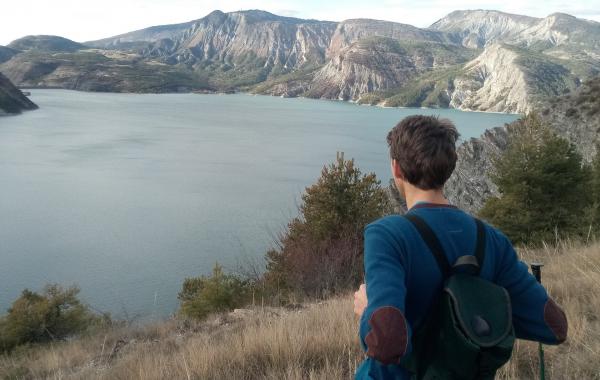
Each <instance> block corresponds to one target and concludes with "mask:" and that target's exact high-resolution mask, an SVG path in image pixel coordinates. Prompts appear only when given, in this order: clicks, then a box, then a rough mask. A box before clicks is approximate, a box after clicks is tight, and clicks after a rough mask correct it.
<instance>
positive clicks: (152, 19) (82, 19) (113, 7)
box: [0, 0, 600, 45]
mask: <svg viewBox="0 0 600 380" xmlns="http://www.w3.org/2000/svg"><path fill="white" fill-rule="evenodd" d="M216 9H219V10H222V11H224V12H232V11H238V10H242V9H261V10H266V11H269V12H272V13H275V14H278V15H282V16H292V17H299V18H312V19H318V20H330V21H342V20H346V19H350V18H373V19H379V20H388V21H396V22H402V23H406V24H411V25H415V26H418V27H427V26H429V25H431V24H432V23H434V22H435V21H437V20H439V19H440V18H442V17H444V16H445V15H446V14H448V13H450V12H452V11H454V10H459V9H494V10H500V11H504V12H509V13H516V14H523V15H528V16H535V17H545V16H547V15H549V14H552V13H555V12H563V13H568V14H571V15H574V16H577V17H581V18H586V19H589V20H594V21H598V22H600V0H488V1H486V0H453V1H448V0H379V1H377V0H361V1H359V0H302V1H299V0H0V10H1V12H2V15H1V17H0V45H7V44H8V43H10V42H11V41H13V40H15V39H17V38H20V37H23V36H26V35H34V34H50V35H58V36H62V37H66V38H69V39H72V40H75V41H78V42H84V41H91V40H96V39H101V38H106V37H110V36H114V35H117V34H121V33H126V32H130V31H133V30H137V29H142V28H146V27H149V26H153V25H164V24H172V23H180V22H186V21H191V20H195V19H199V18H202V17H203V16H205V15H207V14H208V13H210V12H212V11H213V10H216Z"/></svg>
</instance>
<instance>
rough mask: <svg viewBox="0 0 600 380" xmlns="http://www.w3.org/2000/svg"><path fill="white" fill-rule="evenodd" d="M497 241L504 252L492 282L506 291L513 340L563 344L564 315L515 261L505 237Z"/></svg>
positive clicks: (544, 290) (526, 270)
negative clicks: (512, 328)
mask: <svg viewBox="0 0 600 380" xmlns="http://www.w3.org/2000/svg"><path fill="white" fill-rule="evenodd" d="M501 239H502V244H500V245H501V246H503V247H504V249H503V251H502V256H501V257H500V261H499V262H500V265H499V267H498V270H497V271H496V281H495V282H496V283H497V284H498V285H500V286H503V287H504V288H506V290H508V293H509V295H510V299H511V303H512V309H513V325H514V327H515V333H516V335H517V337H518V338H520V339H527V340H534V341H539V342H542V343H545V344H560V343H562V342H564V341H565V340H566V338H567V329H568V325H567V318H566V316H565V313H564V312H563V311H562V309H561V308H560V307H559V306H558V305H557V304H556V303H555V302H554V300H552V298H550V297H549V296H548V293H547V292H546V289H544V287H543V286H542V285H541V284H540V283H538V282H537V280H536V279H535V277H534V276H533V275H532V274H530V273H529V271H528V268H527V265H526V264H525V263H524V262H522V261H520V260H519V259H518V258H517V253H516V252H515V250H514V248H513V246H512V244H511V243H510V241H509V240H508V238H506V237H505V236H504V235H501Z"/></svg>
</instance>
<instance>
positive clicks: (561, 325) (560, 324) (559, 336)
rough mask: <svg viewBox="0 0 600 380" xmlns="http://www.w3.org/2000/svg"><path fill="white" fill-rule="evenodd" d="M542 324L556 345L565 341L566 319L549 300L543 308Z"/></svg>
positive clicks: (558, 308)
mask: <svg viewBox="0 0 600 380" xmlns="http://www.w3.org/2000/svg"><path fill="white" fill-rule="evenodd" d="M544 322H546V325H547V326H548V327H549V328H550V330H551V331H552V333H553V334H554V336H555V337H556V340H557V341H558V343H562V342H564V341H565V340H567V330H568V327H569V326H568V324H567V317H566V315H565V313H564V312H563V311H562V309H561V308H560V307H559V306H558V305H557V304H556V302H554V300H553V299H552V298H549V299H548V301H547V302H546V305H545V306H544Z"/></svg>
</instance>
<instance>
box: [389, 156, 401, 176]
mask: <svg viewBox="0 0 600 380" xmlns="http://www.w3.org/2000/svg"><path fill="white" fill-rule="evenodd" d="M391 164H392V175H393V176H394V178H396V179H403V178H404V176H403V175H402V169H401V168H400V164H398V161H396V160H395V159H392V163H391Z"/></svg>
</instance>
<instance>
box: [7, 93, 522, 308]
mask: <svg viewBox="0 0 600 380" xmlns="http://www.w3.org/2000/svg"><path fill="white" fill-rule="evenodd" d="M31 92H32V96H31V98H32V100H33V101H34V102H36V103H37V104H38V105H39V106H40V109H39V110H37V111H33V112H27V113H25V114H23V115H20V116H16V117H3V118H0V312H2V311H4V310H5V309H6V308H8V307H9V305H10V302H11V301H12V300H14V299H15V298H16V297H17V296H18V295H19V293H20V292H21V290H22V289H24V288H31V289H36V290H39V289H40V288H42V287H43V285H44V284H46V283H50V282H58V283H61V284H64V285H70V284H78V285H79V286H80V287H81V289H82V293H81V294H82V297H83V298H84V300H85V301H86V302H88V303H89V304H91V305H92V306H93V307H95V308H96V309H99V310H102V311H110V312H112V313H113V314H114V315H116V316H118V317H124V318H133V317H136V316H137V317H141V318H151V317H163V316H166V315H168V314H170V313H172V312H173V311H174V310H176V308H177V298H176V295H177V292H178V290H179V288H180V286H181V283H182V281H183V279H184V278H185V277H186V276H197V275H200V274H206V273H208V272H209V271H210V269H211V268H212V266H213V265H214V263H215V262H216V261H219V262H220V263H222V264H223V265H224V266H225V267H226V268H235V267H236V265H237V264H238V263H239V262H240V261H247V260H260V258H261V257H262V256H263V254H264V252H265V251H266V250H267V249H268V248H269V247H270V246H271V245H272V235H273V234H274V233H276V232H278V231H280V230H281V229H282V227H283V226H285V223H286V222H287V221H288V220H289V219H290V218H291V217H293V216H294V215H295V212H296V211H295V210H296V204H297V203H298V199H299V196H300V194H301V192H302V190H303V189H304V187H305V186H307V185H310V184H311V183H313V182H314V181H315V180H316V179H317V178H318V176H319V174H320V170H321V168H322V166H323V165H324V164H325V163H329V162H332V161H333V160H334V159H335V155H336V152H337V151H343V152H345V154H346V157H354V158H355V159H356V161H357V163H358V165H359V166H360V168H361V169H362V170H363V171H364V172H370V171H373V172H375V173H376V174H377V175H378V177H379V178H380V179H381V180H382V181H384V182H387V180H388V179H389V174H388V170H389V169H388V167H389V166H388V165H389V163H388V159H387V146H386V142H385V137H386V135H387V132H388V131H389V129H390V128H391V127H392V126H393V125H394V124H395V123H396V122H397V121H398V120H400V119H401V118H402V117H404V116H407V115H410V114H414V113H424V114H436V115H441V116H443V117H448V118H450V119H452V120H453V121H454V122H455V123H456V125H457V126H458V128H459V131H460V133H461V135H462V138H463V139H468V138H470V137H475V136H479V135H480V134H481V133H482V132H483V131H484V130H485V129H487V128H490V127H494V126H499V125H502V124H503V123H506V122H510V121H512V120H514V119H516V117H517V116H515V115H502V114H484V113H467V112H460V111H456V110H422V109H382V108H375V107H360V106H356V105H352V104H348V103H340V102H328V101H316V100H308V99H281V98H274V97H262V96H249V95H227V96H222V95H193V94H184V95H179V94H178V95H133V94H94V93H81V92H73V91H64V90H33V91H31Z"/></svg>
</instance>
